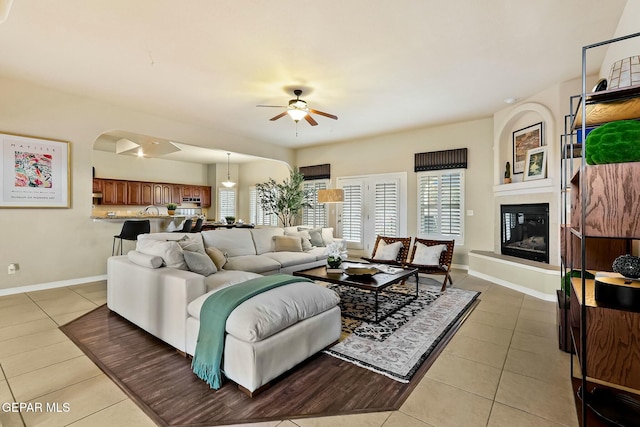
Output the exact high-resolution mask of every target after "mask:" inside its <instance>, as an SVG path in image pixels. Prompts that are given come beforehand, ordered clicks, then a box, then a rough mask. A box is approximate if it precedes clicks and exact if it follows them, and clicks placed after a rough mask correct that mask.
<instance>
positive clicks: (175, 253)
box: [136, 240, 187, 270]
mask: <svg viewBox="0 0 640 427" xmlns="http://www.w3.org/2000/svg"><path fill="white" fill-rule="evenodd" d="M136 250H137V251H138V252H142V253H143V254H147V255H155V256H159V257H160V258H162V261H163V262H164V265H165V266H167V267H171V268H177V269H180V270H187V263H186V262H185V261H184V254H183V251H182V248H181V247H180V245H179V244H178V242H162V241H159V240H138V242H137V243H136Z"/></svg>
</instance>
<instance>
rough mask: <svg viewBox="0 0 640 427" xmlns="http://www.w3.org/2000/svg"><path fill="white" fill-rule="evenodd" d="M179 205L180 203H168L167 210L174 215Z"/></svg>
mask: <svg viewBox="0 0 640 427" xmlns="http://www.w3.org/2000/svg"><path fill="white" fill-rule="evenodd" d="M177 207H178V205H176V204H175V203H167V212H168V213H169V215H173V214H174V213H176V208H177Z"/></svg>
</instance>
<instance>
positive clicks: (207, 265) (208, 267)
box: [184, 251, 218, 276]
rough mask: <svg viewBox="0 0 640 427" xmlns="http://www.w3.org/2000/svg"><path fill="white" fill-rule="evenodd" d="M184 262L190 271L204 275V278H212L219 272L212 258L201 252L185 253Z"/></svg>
mask: <svg viewBox="0 0 640 427" xmlns="http://www.w3.org/2000/svg"><path fill="white" fill-rule="evenodd" d="M184 260H185V262H186V263H187V267H189V270H191V271H193V272H194V273H198V274H202V275H203V276H210V275H212V274H213V273H215V272H216V271H218V269H217V268H216V265H215V264H214V263H213V261H212V260H211V258H209V257H208V256H207V255H204V254H201V253H200V252H191V251H185V252H184Z"/></svg>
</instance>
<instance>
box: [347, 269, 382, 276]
mask: <svg viewBox="0 0 640 427" xmlns="http://www.w3.org/2000/svg"><path fill="white" fill-rule="evenodd" d="M379 272H380V270H378V269H377V268H375V267H347V268H345V269H344V273H345V274H346V275H347V276H373V275H374V274H376V273H379Z"/></svg>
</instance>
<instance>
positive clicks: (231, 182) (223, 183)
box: [222, 153, 236, 188]
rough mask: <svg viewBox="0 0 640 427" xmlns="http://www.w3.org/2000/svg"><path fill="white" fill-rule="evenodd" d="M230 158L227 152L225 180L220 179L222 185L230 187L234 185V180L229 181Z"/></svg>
mask: <svg viewBox="0 0 640 427" xmlns="http://www.w3.org/2000/svg"><path fill="white" fill-rule="evenodd" d="M230 158H231V153H227V180H226V181H222V185H223V186H225V187H227V188H231V187H234V186H235V185H236V183H235V182H233V181H231V175H230V174H229V159H230Z"/></svg>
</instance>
